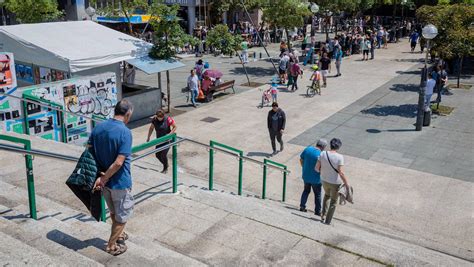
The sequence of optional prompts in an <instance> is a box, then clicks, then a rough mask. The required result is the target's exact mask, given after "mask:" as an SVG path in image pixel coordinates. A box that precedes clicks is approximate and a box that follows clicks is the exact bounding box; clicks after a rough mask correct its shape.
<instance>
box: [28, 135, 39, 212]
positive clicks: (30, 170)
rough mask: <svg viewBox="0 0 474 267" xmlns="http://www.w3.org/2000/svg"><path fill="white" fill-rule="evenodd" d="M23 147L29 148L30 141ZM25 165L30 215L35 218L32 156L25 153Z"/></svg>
mask: <svg viewBox="0 0 474 267" xmlns="http://www.w3.org/2000/svg"><path fill="white" fill-rule="evenodd" d="M25 149H26V150H28V151H30V150H31V142H29V141H28V142H27V143H26V144H25ZM25 167H26V181H27V185H28V201H29V205H30V216H31V218H33V219H35V220H37V219H38V218H37V216H36V196H35V179H34V176H33V158H32V156H31V155H25Z"/></svg>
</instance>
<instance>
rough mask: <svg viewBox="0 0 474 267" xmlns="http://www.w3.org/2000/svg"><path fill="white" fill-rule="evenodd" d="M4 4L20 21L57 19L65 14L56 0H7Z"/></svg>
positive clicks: (37, 21) (35, 21)
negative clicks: (59, 8)
mask: <svg viewBox="0 0 474 267" xmlns="http://www.w3.org/2000/svg"><path fill="white" fill-rule="evenodd" d="M0 5H2V4H0ZM3 5H4V6H5V7H6V9H7V10H8V11H10V12H12V13H14V14H15V15H16V19H17V20H18V21H19V22H20V23H40V22H48V21H55V20H58V19H59V18H61V17H62V16H63V12H61V11H59V10H58V2H57V1H56V0H6V1H5V2H4V3H3Z"/></svg>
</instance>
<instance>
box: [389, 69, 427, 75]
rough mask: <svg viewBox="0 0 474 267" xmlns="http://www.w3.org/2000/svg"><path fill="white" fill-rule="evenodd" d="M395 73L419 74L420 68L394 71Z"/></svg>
mask: <svg viewBox="0 0 474 267" xmlns="http://www.w3.org/2000/svg"><path fill="white" fill-rule="evenodd" d="M395 73H397V74H403V75H421V70H409V71H396V72H395Z"/></svg>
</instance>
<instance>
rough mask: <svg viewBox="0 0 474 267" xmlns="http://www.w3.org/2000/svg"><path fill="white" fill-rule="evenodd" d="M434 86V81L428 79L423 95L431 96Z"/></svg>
mask: <svg viewBox="0 0 474 267" xmlns="http://www.w3.org/2000/svg"><path fill="white" fill-rule="evenodd" d="M435 86H436V81H435V80H434V79H431V78H430V79H429V80H428V81H427V82H426V92H425V94H426V95H432V94H433V90H434V87H435Z"/></svg>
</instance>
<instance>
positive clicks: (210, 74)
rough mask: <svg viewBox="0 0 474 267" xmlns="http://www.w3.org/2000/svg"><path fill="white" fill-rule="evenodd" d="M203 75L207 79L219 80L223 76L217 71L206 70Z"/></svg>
mask: <svg viewBox="0 0 474 267" xmlns="http://www.w3.org/2000/svg"><path fill="white" fill-rule="evenodd" d="M204 75H206V76H207V77H209V78H214V79H219V78H221V77H222V75H223V74H222V72H220V71H218V70H206V72H205V73H204Z"/></svg>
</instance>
